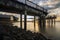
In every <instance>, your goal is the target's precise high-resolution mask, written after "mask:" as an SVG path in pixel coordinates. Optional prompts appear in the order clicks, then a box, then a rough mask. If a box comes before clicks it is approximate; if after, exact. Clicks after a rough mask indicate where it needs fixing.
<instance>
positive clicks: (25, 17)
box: [24, 11, 27, 30]
mask: <svg viewBox="0 0 60 40" xmlns="http://www.w3.org/2000/svg"><path fill="white" fill-rule="evenodd" d="M26 25H27V11H25V13H24V30H26V28H27V26H26Z"/></svg>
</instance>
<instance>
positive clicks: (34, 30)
mask: <svg viewBox="0 0 60 40" xmlns="http://www.w3.org/2000/svg"><path fill="white" fill-rule="evenodd" d="M35 21H36V17H35V16H34V31H36V22H35Z"/></svg>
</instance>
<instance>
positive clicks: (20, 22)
mask: <svg viewBox="0 0 60 40" xmlns="http://www.w3.org/2000/svg"><path fill="white" fill-rule="evenodd" d="M20 27H21V29H22V14H20Z"/></svg>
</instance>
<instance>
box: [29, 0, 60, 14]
mask: <svg viewBox="0 0 60 40" xmlns="http://www.w3.org/2000/svg"><path fill="white" fill-rule="evenodd" d="M30 1H32V2H34V3H37V4H38V5H40V6H42V7H44V8H46V9H48V12H49V13H51V14H56V15H60V0H30Z"/></svg>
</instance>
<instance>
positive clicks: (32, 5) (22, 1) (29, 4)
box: [18, 0, 47, 12]
mask: <svg viewBox="0 0 60 40" xmlns="http://www.w3.org/2000/svg"><path fill="white" fill-rule="evenodd" d="M18 1H19V2H21V3H24V4H27V5H28V6H31V7H34V8H37V9H39V10H43V11H45V12H47V9H45V8H43V7H41V6H39V5H37V4H35V3H33V2H31V1H28V0H18Z"/></svg>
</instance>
